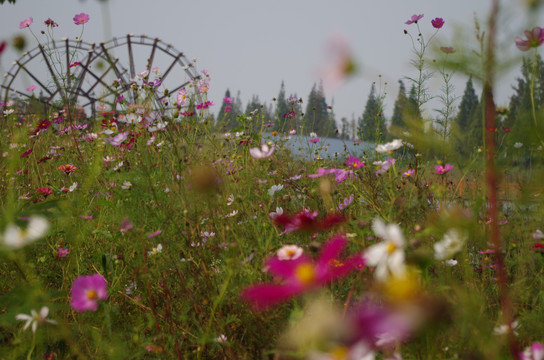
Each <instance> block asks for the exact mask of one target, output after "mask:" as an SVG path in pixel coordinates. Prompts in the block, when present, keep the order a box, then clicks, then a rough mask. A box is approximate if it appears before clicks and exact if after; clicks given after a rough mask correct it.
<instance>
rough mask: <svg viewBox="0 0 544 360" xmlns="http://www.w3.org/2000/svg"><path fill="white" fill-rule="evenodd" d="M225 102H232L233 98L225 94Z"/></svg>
mask: <svg viewBox="0 0 544 360" xmlns="http://www.w3.org/2000/svg"><path fill="white" fill-rule="evenodd" d="M223 102H224V103H227V104H232V98H231V97H228V96H225V98H224V99H223Z"/></svg>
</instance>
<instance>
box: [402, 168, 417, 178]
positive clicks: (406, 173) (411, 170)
mask: <svg viewBox="0 0 544 360" xmlns="http://www.w3.org/2000/svg"><path fill="white" fill-rule="evenodd" d="M415 172H416V171H415V170H414V169H408V170H406V171H405V172H403V173H402V176H404V177H410V176H412V175H414V173H415Z"/></svg>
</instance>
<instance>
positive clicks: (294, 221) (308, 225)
mask: <svg viewBox="0 0 544 360" xmlns="http://www.w3.org/2000/svg"><path fill="white" fill-rule="evenodd" d="M317 214H318V213H317V210H315V211H311V210H309V209H304V210H302V211H301V212H299V213H297V214H295V215H289V214H283V213H282V214H279V215H277V216H275V217H274V219H273V220H274V222H275V223H276V225H278V226H280V227H282V228H283V232H282V233H281V235H283V234H286V233H290V232H293V231H298V230H302V231H310V232H315V231H323V230H327V229H330V228H331V227H333V226H335V225H338V224H341V223H343V222H344V221H345V218H344V216H343V215H341V214H328V215H325V216H324V217H323V218H320V219H318V218H317Z"/></svg>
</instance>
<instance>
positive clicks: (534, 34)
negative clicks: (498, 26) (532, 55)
mask: <svg viewBox="0 0 544 360" xmlns="http://www.w3.org/2000/svg"><path fill="white" fill-rule="evenodd" d="M524 33H525V36H526V37H527V39H526V40H524V39H522V38H520V37H519V36H517V37H516V39H515V42H516V46H517V47H518V49H520V50H521V51H528V50H529V49H530V48H537V47H539V46H540V45H542V43H544V28H540V27H538V26H536V27H534V28H533V30H525V31H524Z"/></svg>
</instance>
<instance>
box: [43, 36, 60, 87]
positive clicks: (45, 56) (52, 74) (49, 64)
mask: <svg viewBox="0 0 544 360" xmlns="http://www.w3.org/2000/svg"><path fill="white" fill-rule="evenodd" d="M38 47H39V48H40V52H41V53H42V56H43V59H44V60H45V64H46V65H47V68H48V69H49V72H50V73H51V77H52V78H53V81H54V82H55V85H56V86H57V89H58V90H61V89H62V88H61V86H60V84H59V80H58V79H57V76H56V75H55V72H54V71H53V68H52V67H51V63H50V62H49V60H48V59H47V55H46V54H45V51H44V50H43V46H42V45H39V46H38Z"/></svg>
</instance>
